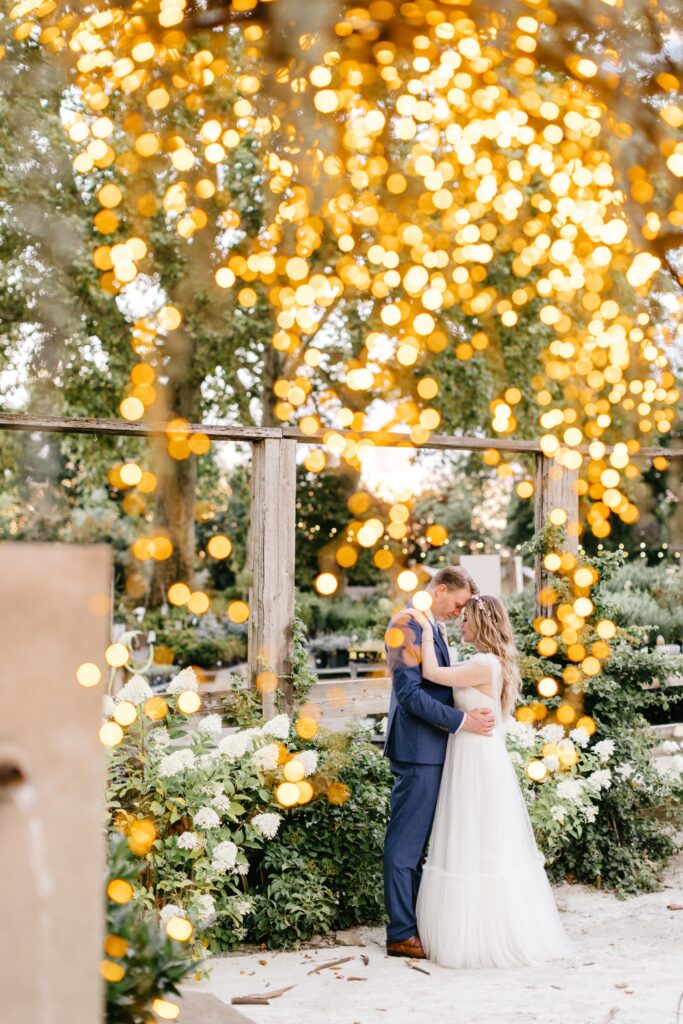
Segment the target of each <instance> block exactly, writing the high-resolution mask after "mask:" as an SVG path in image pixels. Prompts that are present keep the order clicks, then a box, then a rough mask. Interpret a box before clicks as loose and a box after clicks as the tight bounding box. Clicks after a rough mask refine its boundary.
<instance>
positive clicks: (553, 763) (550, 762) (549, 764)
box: [543, 754, 560, 772]
mask: <svg viewBox="0 0 683 1024" xmlns="http://www.w3.org/2000/svg"><path fill="white" fill-rule="evenodd" d="M543 764H544V765H545V767H546V768H547V769H548V771H549V772H556V771H558V770H559V767H560V759H559V757H557V755H556V754H546V756H545V757H544V758H543Z"/></svg>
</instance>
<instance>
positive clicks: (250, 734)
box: [218, 729, 257, 761]
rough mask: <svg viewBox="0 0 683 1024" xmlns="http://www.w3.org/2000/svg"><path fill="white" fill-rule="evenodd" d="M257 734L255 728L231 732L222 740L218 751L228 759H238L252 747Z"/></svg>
mask: <svg viewBox="0 0 683 1024" xmlns="http://www.w3.org/2000/svg"><path fill="white" fill-rule="evenodd" d="M256 734H257V731H256V730H255V729H243V730H242V731H241V732H233V733H230V735H228V736H224V737H223V739H222V740H220V742H219V744H218V753H219V754H222V755H223V757H225V758H227V759H228V761H236V760H237V758H238V757H243V756H244V755H245V754H246V752H247V750H250V749H251V746H252V743H253V741H254V736H255V735H256Z"/></svg>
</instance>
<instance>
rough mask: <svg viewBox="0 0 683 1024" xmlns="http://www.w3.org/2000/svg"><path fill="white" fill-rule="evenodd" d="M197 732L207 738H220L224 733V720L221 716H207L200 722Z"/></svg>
mask: <svg viewBox="0 0 683 1024" xmlns="http://www.w3.org/2000/svg"><path fill="white" fill-rule="evenodd" d="M197 732H200V733H203V734H204V735H205V736H220V734H221V733H222V732H223V719H222V718H221V716H220V715H206V717H205V718H201V719H200V720H199V724H198V726H197Z"/></svg>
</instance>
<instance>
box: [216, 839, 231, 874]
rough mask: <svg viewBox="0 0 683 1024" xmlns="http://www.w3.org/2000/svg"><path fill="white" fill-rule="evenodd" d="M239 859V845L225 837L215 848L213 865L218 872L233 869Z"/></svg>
mask: <svg viewBox="0 0 683 1024" xmlns="http://www.w3.org/2000/svg"><path fill="white" fill-rule="evenodd" d="M236 860H237V847H236V846H235V844H234V843H233V842H232V840H230V839H225V840H224V841H223V842H222V843H219V844H218V846H216V848H215V849H214V851H213V853H212V855H211V867H212V868H213V869H214V871H216V872H217V873H220V874H222V873H223V872H225V871H232V870H233V868H234V867H235V861H236Z"/></svg>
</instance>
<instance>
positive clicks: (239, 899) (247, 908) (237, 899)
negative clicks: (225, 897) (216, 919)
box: [230, 896, 254, 917]
mask: <svg viewBox="0 0 683 1024" xmlns="http://www.w3.org/2000/svg"><path fill="white" fill-rule="evenodd" d="M253 909H254V901H253V899H252V898H251V896H233V897H232V899H231V900H230V911H231V912H232V913H233V914H237V915H238V916H239V917H244V916H245V914H250V913H251V911H252V910H253Z"/></svg>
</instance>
